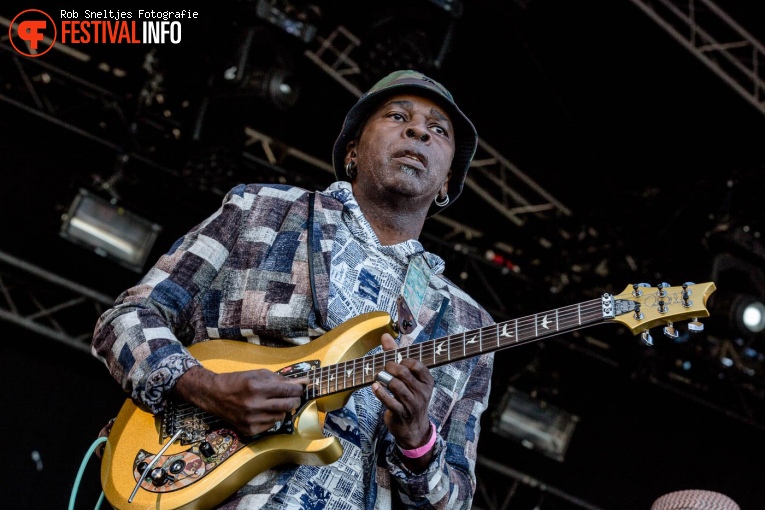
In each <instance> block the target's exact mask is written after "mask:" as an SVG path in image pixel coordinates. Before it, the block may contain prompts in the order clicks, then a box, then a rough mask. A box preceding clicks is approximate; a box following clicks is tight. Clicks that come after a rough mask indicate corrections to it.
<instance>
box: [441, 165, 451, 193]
mask: <svg viewBox="0 0 765 510" xmlns="http://www.w3.org/2000/svg"><path fill="white" fill-rule="evenodd" d="M451 178H452V169H451V168H450V169H449V173H448V174H446V180H445V181H444V183H443V184H442V185H441V192H440V193H439V194H438V196H440V197H444V196H446V195H447V193H449V180H450V179H451Z"/></svg>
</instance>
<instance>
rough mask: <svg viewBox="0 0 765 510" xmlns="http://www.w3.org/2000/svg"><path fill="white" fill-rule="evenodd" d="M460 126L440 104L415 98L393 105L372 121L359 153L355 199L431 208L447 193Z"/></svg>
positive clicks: (402, 98)
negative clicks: (432, 203)
mask: <svg viewBox="0 0 765 510" xmlns="http://www.w3.org/2000/svg"><path fill="white" fill-rule="evenodd" d="M454 151H455V137H454V126H453V125H452V122H451V119H450V118H449V116H448V115H447V114H446V111H445V110H444V109H443V108H441V107H440V106H439V105H438V104H437V103H435V102H434V101H432V100H430V99H427V98H424V97H420V96H417V95H412V94H401V95H396V96H393V97H391V98H389V99H387V100H386V101H385V102H384V103H382V104H381V106H380V107H378V108H377V109H376V110H375V111H374V112H373V113H372V114H371V115H370V116H369V118H368V119H367V122H366V124H365V125H364V128H363V129H362V132H361V136H360V137H359V141H358V145H357V146H356V147H355V152H356V164H357V166H358V177H357V178H356V180H355V181H354V194H356V195H357V197H358V196H359V195H363V196H364V197H366V198H369V199H373V200H391V199H394V200H398V199H404V198H405V199H406V200H404V201H403V202H400V203H401V204H403V205H404V206H407V207H413V208H417V207H419V208H424V209H426V210H427V208H428V207H429V206H430V204H431V202H432V201H433V199H434V198H435V196H436V195H437V194H439V193H441V194H442V195H443V194H445V193H446V189H447V184H448V181H449V176H450V174H451V170H450V168H451V164H452V159H453V157H454Z"/></svg>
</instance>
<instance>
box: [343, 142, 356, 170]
mask: <svg viewBox="0 0 765 510" xmlns="http://www.w3.org/2000/svg"><path fill="white" fill-rule="evenodd" d="M355 157H356V140H351V141H350V142H348V144H347V145H346V146H345V159H344V161H345V164H346V165H347V164H348V161H350V160H351V159H352V158H355Z"/></svg>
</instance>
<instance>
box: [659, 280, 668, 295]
mask: <svg viewBox="0 0 765 510" xmlns="http://www.w3.org/2000/svg"><path fill="white" fill-rule="evenodd" d="M669 287H670V285H669V284H668V283H667V282H661V283H660V284H659V285H657V286H656V288H658V289H659V297H666V296H667V291H666V290H664V289H667V288H669Z"/></svg>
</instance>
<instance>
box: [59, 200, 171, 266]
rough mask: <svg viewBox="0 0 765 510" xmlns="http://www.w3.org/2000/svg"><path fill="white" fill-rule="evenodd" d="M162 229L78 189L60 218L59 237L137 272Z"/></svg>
mask: <svg viewBox="0 0 765 510" xmlns="http://www.w3.org/2000/svg"><path fill="white" fill-rule="evenodd" d="M161 230H162V227H160V226H159V225H157V224H156V223H152V222H151V221H148V220H147V219H145V218H142V217H140V216H137V215H135V214H133V213H131V212H129V211H127V210H126V209H124V208H122V207H119V206H117V205H115V204H113V203H112V202H110V201H108V200H105V199H103V198H101V197H99V196H97V195H94V194H91V193H89V192H88V191H87V190H84V189H81V190H80V191H79V193H78V194H77V196H76V197H75V198H74V200H73V201H72V204H71V205H70V207H69V210H68V212H67V213H66V214H65V215H64V216H63V218H62V224H61V230H60V235H61V237H63V238H64V239H67V240H69V241H71V242H73V243H75V244H77V245H80V246H82V247H84V248H88V249H90V250H93V251H94V252H95V253H97V254H98V255H101V256H102V257H106V258H108V259H110V260H113V261H114V262H116V263H118V264H120V265H122V266H124V267H126V268H128V269H131V270H132V271H136V272H140V271H142V270H143V266H144V264H145V262H146V258H147V257H148V256H149V253H150V252H151V249H152V247H153V246H154V241H156V239H157V236H158V235H159V233H160V231H161Z"/></svg>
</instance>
